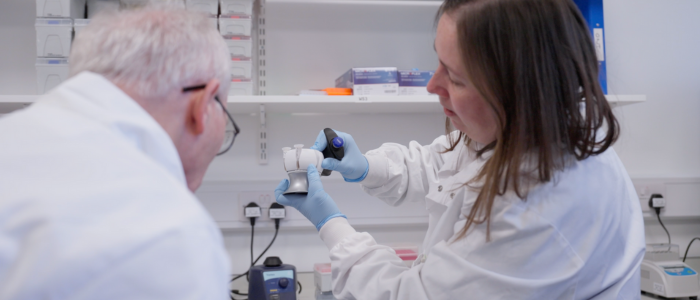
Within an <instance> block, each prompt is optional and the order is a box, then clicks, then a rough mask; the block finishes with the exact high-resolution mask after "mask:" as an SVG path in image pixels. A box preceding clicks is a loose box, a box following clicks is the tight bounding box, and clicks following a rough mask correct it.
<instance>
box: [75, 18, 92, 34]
mask: <svg viewBox="0 0 700 300" xmlns="http://www.w3.org/2000/svg"><path fill="white" fill-rule="evenodd" d="M88 24H90V19H75V20H73V31H74V32H75V36H78V33H80V31H82V30H83V29H84V28H85V27H86V26H88Z"/></svg>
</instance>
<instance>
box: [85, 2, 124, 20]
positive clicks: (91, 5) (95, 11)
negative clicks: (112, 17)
mask: <svg viewBox="0 0 700 300" xmlns="http://www.w3.org/2000/svg"><path fill="white" fill-rule="evenodd" d="M118 10H119V0H87V16H88V19H92V18H94V17H95V16H97V15H99V14H101V13H103V12H110V11H118ZM81 18H82V17H81Z"/></svg>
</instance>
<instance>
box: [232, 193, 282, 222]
mask: <svg viewBox="0 0 700 300" xmlns="http://www.w3.org/2000/svg"><path fill="white" fill-rule="evenodd" d="M250 202H255V203H257V204H258V205H259V206H260V208H261V209H262V216H261V217H259V218H258V220H257V221H258V222H259V221H270V217H269V215H268V210H269V209H270V205H271V204H272V203H273V202H275V193H274V192H267V191H259V192H240V193H238V207H240V208H241V209H240V213H239V214H238V219H239V220H240V221H245V222H248V218H246V217H245V215H244V212H245V206H246V205H248V203H250Z"/></svg>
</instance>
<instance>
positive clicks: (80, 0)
mask: <svg viewBox="0 0 700 300" xmlns="http://www.w3.org/2000/svg"><path fill="white" fill-rule="evenodd" d="M36 16H37V17H40V18H84V17H85V0H36Z"/></svg>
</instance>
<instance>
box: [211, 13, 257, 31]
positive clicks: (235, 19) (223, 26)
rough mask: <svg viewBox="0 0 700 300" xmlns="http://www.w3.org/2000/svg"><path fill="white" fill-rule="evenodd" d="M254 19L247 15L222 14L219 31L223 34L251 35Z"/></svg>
mask: <svg viewBox="0 0 700 300" xmlns="http://www.w3.org/2000/svg"><path fill="white" fill-rule="evenodd" d="M252 28H253V20H252V19H251V18H250V17H247V16H220V17H219V32H221V35H223V36H250V34H251V32H252V31H251V30H252Z"/></svg>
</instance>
